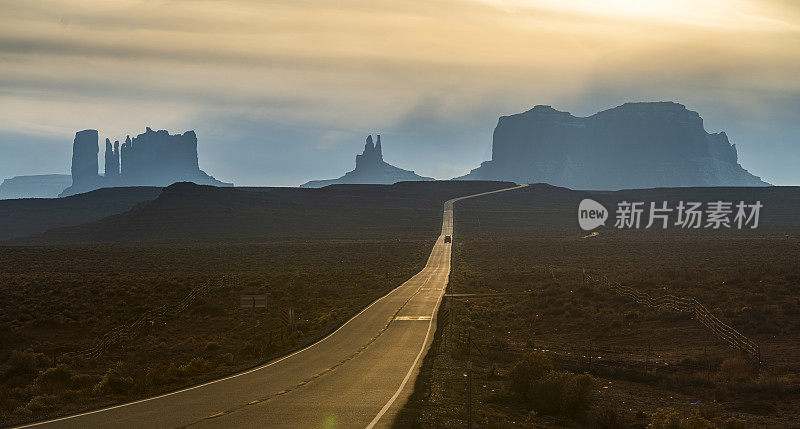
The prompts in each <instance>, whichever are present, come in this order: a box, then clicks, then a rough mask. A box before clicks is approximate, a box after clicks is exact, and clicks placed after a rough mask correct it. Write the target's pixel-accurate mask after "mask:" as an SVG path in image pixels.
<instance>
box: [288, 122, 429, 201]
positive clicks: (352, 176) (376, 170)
mask: <svg viewBox="0 0 800 429" xmlns="http://www.w3.org/2000/svg"><path fill="white" fill-rule="evenodd" d="M419 180H433V179H432V178H430V177H422V176H420V175H417V174H416V173H414V172H413V171H410V170H403V169H402V168H397V167H395V166H393V165H391V164H389V163H387V162H385V161H384V160H383V149H382V148H381V136H380V135H378V141H377V143H373V141H372V136H371V135H370V136H367V143H366V144H365V145H364V152H362V153H361V155H356V168H355V170H353V171H350V172H348V173H346V174H345V175H344V176H342V177H340V178H338V179H329V180H312V181H310V182H307V183H304V184H303V185H300V187H301V188H321V187H323V186H328V185H336V184H347V183H351V184H379V185H391V184H393V183H397V182H406V181H419Z"/></svg>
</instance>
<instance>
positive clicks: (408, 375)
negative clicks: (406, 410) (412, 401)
mask: <svg viewBox="0 0 800 429" xmlns="http://www.w3.org/2000/svg"><path fill="white" fill-rule="evenodd" d="M447 278H448V279H449V278H450V273H447ZM445 285H447V282H445ZM443 296H444V288H443V289H442V293H440V294H439V299H437V300H436V306H435V307H434V308H433V312H432V313H431V320H430V321H429V322H428V332H426V333H425V340H424V341H423V342H422V347H421V348H420V349H419V353H417V357H416V359H414V363H412V364H411V368H409V370H408V373H406V376H405V378H403V382H402V383H400V387H398V388H397V391H396V392H394V395H392V397H391V398H390V399H389V402H387V403H386V405H384V406H383V408H381V410H380V411H379V412H378V415H376V416H375V418H374V419H372V421H371V422H369V424H368V425H367V429H372V428H374V427H375V425H376V424H377V423H378V420H380V419H381V417H383V415H384V414H386V412H387V411H389V408H391V406H392V404H393V403H394V401H396V400H397V398H398V397H399V396H400V393H401V392H402V391H403V388H404V387H406V383H408V380H409V379H410V378H411V374H412V373H413V372H414V368H416V367H417V362H419V358H421V357H422V353H424V352H425V346H426V345H427V344H428V337H430V335H431V328H432V327H433V322H434V319H435V318H436V311H437V310H438V309H439V303H440V302H441V301H442V297H443Z"/></svg>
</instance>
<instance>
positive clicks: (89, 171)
mask: <svg viewBox="0 0 800 429" xmlns="http://www.w3.org/2000/svg"><path fill="white" fill-rule="evenodd" d="M97 143H98V134H97V131H95V130H84V131H80V132H78V133H77V134H76V135H75V142H74V143H73V155H72V179H73V181H72V186H70V187H69V188H67V189H65V190H64V192H62V193H61V195H60V196H62V197H63V196H68V195H74V194H77V193H82V192H87V191H90V190H93V189H98V188H104V187H121V186H169V185H170V184H172V183H175V182H193V183H197V184H199V185H212V186H233V184H231V183H225V182H220V181H219V180H217V179H215V178H213V177H211V176H209V175H208V174H206V173H205V172H204V171H203V170H201V169H200V167H199V164H198V160H197V136H196V135H195V133H194V131H187V132H185V133H183V134H182V135H181V134H175V135H171V134H169V133H168V132H167V131H166V130H160V131H153V130H152V129H150V127H147V129H146V131H145V132H144V133H143V134H139V135H138V136H136V137H134V138H133V139H131V138H130V136H128V137H127V138H126V139H125V143H123V144H122V146H120V144H119V141H116V142H114V145H113V146H112V145H111V140H109V139H106V147H105V176H99V175H98V174H97V153H98V145H97Z"/></svg>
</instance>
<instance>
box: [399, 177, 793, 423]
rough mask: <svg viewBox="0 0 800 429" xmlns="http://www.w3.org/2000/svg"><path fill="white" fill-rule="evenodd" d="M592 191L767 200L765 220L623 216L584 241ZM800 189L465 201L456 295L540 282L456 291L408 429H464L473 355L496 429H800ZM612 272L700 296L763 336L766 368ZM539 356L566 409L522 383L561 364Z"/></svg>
mask: <svg viewBox="0 0 800 429" xmlns="http://www.w3.org/2000/svg"><path fill="white" fill-rule="evenodd" d="M718 194H719V196H717V195H718ZM587 196H589V197H594V198H595V199H597V200H598V201H603V202H604V203H605V205H606V207H613V205H614V204H615V202H617V201H623V200H627V201H662V200H675V199H676V198H677V199H686V200H690V201H707V200H708V198H709V197H710V198H715V199H716V198H719V199H722V200H725V199H727V198H729V199H737V201H738V199H745V200H757V199H760V200H761V201H762V202H763V203H764V205H765V207H764V209H763V210H764V211H763V213H762V218H761V221H762V223H761V226H760V227H759V228H758V229H756V230H746V231H745V230H735V229H733V230H719V231H709V230H702V229H701V230H699V231H685V230H680V229H677V230H675V229H667V230H666V231H662V230H653V229H650V230H644V229H642V230H618V229H615V228H613V216H614V215H613V213H612V215H611V216H612V220H611V222H610V225H612V227H610V228H609V227H606V228H601V229H599V235H597V236H594V237H591V238H583V237H584V236H586V235H587V234H588V233H586V232H583V231H581V230H580V229H579V228H578V225H577V213H576V212H577V206H578V202H579V201H580V200H581V199H583V198H585V197H587ZM799 196H800V192H798V190H797V189H796V188H780V189H765V190H763V191H759V190H755V189H750V190H736V189H727V188H726V189H722V190H721V191H720V192H718V193H717V194H715V193H714V190H713V189H710V188H704V189H680V190H675V189H671V190H650V191H646V190H641V191H621V192H616V193H596V194H588V193H582V192H575V191H569V190H565V189H562V188H554V187H550V186H547V185H535V186H532V187H531V188H529V189H525V190H521V191H519V192H517V193H514V194H511V193H509V194H507V195H497V196H490V197H487V198H485V199H482V200H472V201H464V202H463V203H459V205H458V206H457V207H456V223H455V224H456V233H455V236H454V253H453V273H452V274H451V278H450V285H449V289H448V292H449V293H453V294H469V293H484V294H485V293H509V292H511V293H524V292H527V291H530V292H529V293H527V294H522V295H509V296H496V297H485V298H469V297H459V298H456V297H451V298H446V300H445V303H444V304H443V308H444V309H447V310H448V311H449V312H450V317H451V323H450V325H449V326H448V327H447V328H446V329H445V330H444V331H442V330H441V329H439V331H438V332H437V337H436V340H435V341H436V342H435V345H434V348H433V349H432V352H431V353H429V354H428V356H427V357H426V360H425V364H424V367H423V377H421V378H420V380H418V383H417V386H416V387H417V391H416V392H415V399H414V400H412V401H411V402H410V403H409V404H408V405H407V407H406V409H405V414H404V415H402V416H401V417H400V419H399V420H398V421H397V422H396V423H397V426H398V427H405V426H418V427H463V425H464V424H465V421H466V417H467V415H466V402H467V400H466V397H467V382H466V379H467V377H465V374H466V373H467V367H468V362H471V365H472V367H473V370H472V377H473V384H472V386H473V390H472V395H473V402H472V415H473V421H474V422H476V423H477V424H479V425H481V426H488V427H540V426H543V427H551V426H569V427H644V426H646V425H647V424H651V423H652V424H653V425H654V427H708V425H710V426H711V427H792V426H793V425H794V424H796V422H797V421H798V419H799V418H800V402H798V393H800V347H798V346H797V344H800V317H798V315H800V299H799V298H798V296H799V295H800V266H799V265H798V264H797V260H798V257H800V238H799V237H798V232H799V231H800V228H798V226H799V225H798V224H800V220H798V218H797V217H796V216H795V215H794V214H795V213H797V209H798V206H799V205H798V201H800V199H799ZM606 279H608V281H610V282H618V283H620V284H621V285H624V286H628V287H631V288H634V289H636V290H639V291H643V292H647V293H649V294H650V295H651V296H652V297H654V298H655V297H660V296H664V295H674V296H677V297H686V298H695V299H697V300H698V301H699V303H701V304H702V305H704V306H705V307H706V308H707V309H708V310H709V311H710V312H711V313H712V314H713V315H715V316H717V317H718V318H719V319H720V320H722V321H724V322H725V323H727V324H729V325H730V326H732V327H733V328H735V329H736V330H738V331H739V332H741V334H743V335H744V336H746V337H748V338H749V339H751V340H752V341H753V342H755V343H756V344H757V345H758V347H759V349H760V352H761V361H762V364H761V365H758V363H757V361H756V360H755V359H753V357H752V356H749V355H747V354H741V353H740V352H739V351H737V350H736V349H734V348H731V347H730V346H729V345H728V344H726V343H725V342H724V341H722V340H721V339H720V338H718V337H717V336H715V335H714V334H713V333H712V332H711V331H710V330H709V329H707V328H706V327H705V326H703V325H702V324H701V323H699V322H698V320H696V318H694V317H693V316H692V314H690V313H686V312H680V311H675V310H672V309H668V308H663V307H662V308H651V307H648V306H647V305H644V304H639V303H636V302H634V301H632V300H630V299H628V298H625V297H622V296H620V295H618V294H616V293H614V292H613V290H611V289H610V288H609V287H608V286H609V285H608V283H607V282H606ZM598 280H599V281H598ZM440 317H441V310H440ZM467 344H470V345H469V348H467ZM532 355H533V356H534V357H533V358H531V357H530V356H532ZM538 356H545V359H546V360H548V361H550V362H551V363H552V365H553V368H554V369H553V371H554V372H552V376H551V377H550V378H549V379H548V378H547V377H544V378H543V379H542V380H545V381H547V380H551V381H552V380H554V379H555V380H560V381H558V382H551V383H550V384H547V383H546V382H545V381H537V382H535V383H533V385H534V386H538V387H537V389H543V390H542V391H545V392H548V393H552V396H556V397H559V398H562V401H564V402H562V403H561V404H560V405H559V407H555V408H553V407H551V408H548V407H547V406H546V404H543V403H542V402H541V401H539V402H537V400H536V398H535V397H534V398H532V397H531V396H530V394H528V396H525V394H523V393H524V392H521V391H520V388H519V386H518V385H517V384H515V380H517V379H518V378H519V377H520V376H521V374H522V375H525V374H528V373H526V372H524V371H522V370H523V369H525V368H531V367H533V368H536V366H535V365H534V366H531V365H532V364H528V365H527V366H526V365H521V364H520V362H521V361H525V360H526V359H528V362H531V360H530V359H533V362H538V363H537V365H539V366H540V367H546V368H549V367H548V366H547V365H548V364H547V363H541V362H540V361H539V360H538ZM521 371H522V372H521ZM548 371H549V370H548ZM559 371H567V372H568V373H569V374H572V375H570V376H560V375H559V377H561V378H558V377H556V375H558V374H560V373H559ZM548 374H550V373H548ZM580 374H589V376H590V377H591V379H592V381H591V388H590V389H589V390H588V391H587V394H586V395H583V392H580V391H578V390H576V389H577V388H576V387H575V386H576V383H578V382H580V381H581V379H579V378H578V377H580ZM526 376H530V375H526ZM530 377H533V376H530ZM570 377H572V378H570ZM537 380H538V379H537ZM536 383H539V384H536ZM543 386H544V387H543ZM547 388H550V389H555V390H547ZM523 390H524V389H523ZM553 392H556V393H553ZM570 404H571V405H570ZM670 422H672V423H674V425H673V426H669V424H670ZM660 424H663V425H666V426H659V425H660ZM703 425H706V426H703Z"/></svg>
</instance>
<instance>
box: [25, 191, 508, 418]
mask: <svg viewBox="0 0 800 429" xmlns="http://www.w3.org/2000/svg"><path fill="white" fill-rule="evenodd" d="M509 189H517V188H509ZM509 189H504V190H500V191H494V192H502V191H505V190H509ZM489 193H493V192H487V193H483V194H476V195H470V196H467V197H462V198H456V199H453V200H450V201H447V202H446V203H445V204H444V215H443V221H442V234H441V235H440V236H439V238H438V239H437V240H436V243H435V244H434V246H433V250H432V251H431V254H430V256H429V257H428V262H427V264H426V266H425V268H423V269H422V271H420V272H419V273H417V274H416V275H415V276H414V277H412V278H411V279H409V280H408V281H406V282H405V283H403V284H402V285H400V286H398V287H397V288H395V289H393V290H392V291H391V292H389V293H388V294H386V295H384V296H383V297H381V298H379V299H377V300H376V301H374V302H373V303H371V304H370V305H369V306H367V307H366V308H365V309H364V310H362V311H361V312H360V313H358V314H357V315H356V316H354V317H353V318H352V319H350V320H349V321H347V322H346V323H345V324H344V325H342V326H341V327H340V328H339V329H338V330H336V331H335V332H333V333H332V334H331V335H329V336H327V337H325V338H324V339H322V340H320V341H318V342H316V343H314V344H312V345H310V346H308V347H306V348H305V349H302V350H299V351H297V352H294V353H292V354H290V355H287V356H285V357H282V358H279V359H276V360H274V361H272V362H269V363H267V364H265V365H263V366H260V367H258V368H255V369H251V370H248V371H245V372H241V373H238V374H235V375H233V376H229V377H226V378H222V379H219V380H215V381H212V382H208V383H205V384H201V385H198V386H194V387H190V388H187V389H184V390H180V391H177V392H173V393H168V394H165V395H161V396H156V397H152V398H148V399H144V400H140V401H135V402H131V403H127V404H121V405H118V406H113V407H109V408H104V409H100V410H96V411H91V412H87V413H82V414H77V415H74V416H68V417H64V418H60V419H54V420H49V421H45V422H41V423H35V424H32V425H28V426H23V427H33V426H35V427H59V428H108V427H125V428H147V429H155V428H177V427H189V426H192V427H198V428H203V427H236V428H256V427H258V428H264V427H270V428H273V427H291V428H298V427H302V428H317V427H322V428H334V427H341V428H351V427H368V428H371V427H386V426H390V425H391V423H392V420H393V419H394V416H395V414H396V413H397V411H398V410H399V409H400V408H401V407H402V406H403V404H405V402H406V401H407V399H408V396H409V395H410V394H411V391H412V389H413V384H414V379H415V378H416V376H417V373H418V371H419V366H420V364H421V363H422V358H423V356H424V354H425V352H426V351H427V349H428V347H429V346H430V343H431V341H432V340H433V333H434V331H435V330H436V321H435V320H434V316H435V314H436V310H437V309H438V307H439V303H440V301H441V299H442V295H443V294H444V290H445V287H446V286H447V281H448V277H449V275H450V247H451V244H450V243H445V242H444V237H445V235H452V233H453V203H454V202H456V201H458V200H461V199H464V198H472V197H476V196H480V195H485V194H489Z"/></svg>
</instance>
